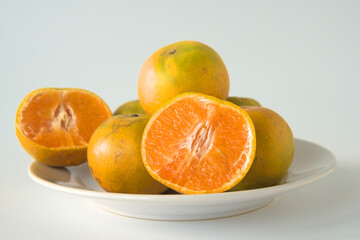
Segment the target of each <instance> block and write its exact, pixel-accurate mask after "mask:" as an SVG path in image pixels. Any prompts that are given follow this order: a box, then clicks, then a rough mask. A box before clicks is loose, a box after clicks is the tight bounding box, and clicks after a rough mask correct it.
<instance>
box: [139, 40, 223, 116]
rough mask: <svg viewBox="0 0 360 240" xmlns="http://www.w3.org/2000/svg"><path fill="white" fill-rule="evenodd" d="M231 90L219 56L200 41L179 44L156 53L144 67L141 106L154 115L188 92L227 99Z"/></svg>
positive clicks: (142, 70)
mask: <svg viewBox="0 0 360 240" xmlns="http://www.w3.org/2000/svg"><path fill="white" fill-rule="evenodd" d="M229 88H230V81H229V75H228V72H227V69H226V67H225V64H224V62H223V60H222V59H221V57H220V56H219V54H218V53H217V52H216V51H215V50H214V49H212V48H211V47H209V46H207V45H205V44H203V43H201V42H196V41H181V42H176V43H173V44H170V45H167V46H165V47H163V48H161V49H159V50H157V51H156V52H154V53H153V54H152V55H151V56H150V57H149V58H148V59H147V60H146V61H145V63H144V65H143V66H142V68H141V70H140V74H139V80H138V95H139V100H140V103H141V106H142V107H143V109H144V110H145V112H147V113H150V114H153V113H154V112H155V111H156V110H158V109H159V108H160V107H161V106H162V105H163V104H164V103H165V102H167V101H168V100H170V99H172V98H173V97H175V96H177V95H179V94H181V93H184V92H198V93H204V94H207V95H211V96H214V97H217V98H219V99H222V100H225V99H226V98H227V97H228V94H229Z"/></svg>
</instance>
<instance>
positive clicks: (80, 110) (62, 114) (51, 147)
mask: <svg viewBox="0 0 360 240" xmlns="http://www.w3.org/2000/svg"><path fill="white" fill-rule="evenodd" d="M110 116H111V111H110V109H109V107H108V106H107V105H106V103H105V102H104V101H103V100H102V99H100V98H99V97H98V96H97V95H95V94H94V93H91V92H89V91H86V90H83V89H56V88H44V89H38V90H35V91H33V92H31V93H30V94H28V95H27V96H26V97H25V98H24V100H23V101H22V103H21V104H20V106H19V108H18V111H17V114H16V133H17V136H18V139H19V141H20V143H21V144H22V146H23V147H24V148H25V150H26V151H27V152H28V153H29V154H30V155H32V156H33V157H34V158H35V159H36V160H39V161H41V162H43V163H45V164H47V165H51V166H66V165H77V164H80V163H83V162H85V161H86V147H87V145H88V142H89V140H90V137H91V135H92V133H93V132H94V130H95V129H96V128H97V127H98V126H99V124H100V123H102V122H103V121H104V120H106V119H108V118H109V117H110ZM76 152H77V153H76ZM79 152H82V154H80V153H79ZM75 156H76V157H75Z"/></svg>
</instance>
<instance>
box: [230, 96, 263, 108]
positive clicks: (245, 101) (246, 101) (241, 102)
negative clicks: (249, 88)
mask: <svg viewBox="0 0 360 240" xmlns="http://www.w3.org/2000/svg"><path fill="white" fill-rule="evenodd" d="M227 100H228V101H229V102H232V103H234V104H235V105H238V106H240V107H241V106H258V107H261V104H260V103H259V102H258V101H256V100H255V99H252V98H246V97H228V98H227Z"/></svg>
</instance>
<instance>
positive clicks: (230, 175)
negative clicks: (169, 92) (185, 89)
mask: <svg viewBox="0 0 360 240" xmlns="http://www.w3.org/2000/svg"><path fill="white" fill-rule="evenodd" d="M141 150H142V157H143V162H144V165H145V167H146V169H147V170H148V171H149V173H150V174H151V175H152V177H153V178H155V179H156V180H158V181H159V182H161V183H163V184H164V185H166V186H168V187H170V188H172V189H174V190H175V191H177V192H180V193H186V194H202V193H217V192H223V191H226V190H228V189H230V188H232V187H233V186H235V185H236V184H237V183H239V182H240V181H241V179H242V178H243V177H244V176H245V175H246V173H247V172H248V170H249V169H250V166H251V164H252V162H253V159H254V156H255V150H256V139H255V129H254V125H253V123H252V121H251V119H250V117H249V115H248V114H247V113H246V112H245V111H244V110H242V109H241V108H240V107H238V106H236V105H234V104H232V103H230V102H227V101H223V100H220V99H217V98H215V97H211V96H208V95H205V94H200V93H184V94H180V95H178V96H177V97H175V98H174V99H172V100H171V101H170V102H169V103H168V104H166V105H165V106H163V107H162V108H161V109H160V110H159V111H157V112H156V113H155V114H154V115H152V117H151V118H150V120H149V122H148V124H147V125H146V128H145V130H144V134H143V138H142V146H141Z"/></svg>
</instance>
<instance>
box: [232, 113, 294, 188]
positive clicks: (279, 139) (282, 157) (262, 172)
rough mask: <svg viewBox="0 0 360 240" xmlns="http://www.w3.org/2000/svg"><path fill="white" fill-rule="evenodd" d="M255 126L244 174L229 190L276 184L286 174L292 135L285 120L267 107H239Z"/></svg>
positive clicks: (290, 156)
mask: <svg viewBox="0 0 360 240" xmlns="http://www.w3.org/2000/svg"><path fill="white" fill-rule="evenodd" d="M241 108H243V109H244V110H245V111H246V112H247V113H248V114H249V116H250V118H251V120H252V121H253V123H254V126H255V134H256V153H255V159H254V162H253V164H252V166H251V168H250V170H249V172H248V173H247V174H246V175H245V177H244V178H243V179H242V180H241V182H240V183H238V184H237V185H236V186H235V187H234V188H232V189H231V190H247V189H254V188H262V187H269V186H273V185H276V184H278V183H279V182H280V181H281V180H282V179H283V178H284V177H285V175H286V173H287V171H288V169H289V167H290V165H291V163H292V161H293V158H294V153H295V142H294V136H293V133H292V131H291V128H290V126H289V125H288V124H287V122H286V121H285V120H284V119H283V118H282V117H281V116H280V115H279V114H278V113H276V112H274V111H273V110H271V109H268V108H264V107H256V106H243V107H241Z"/></svg>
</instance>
